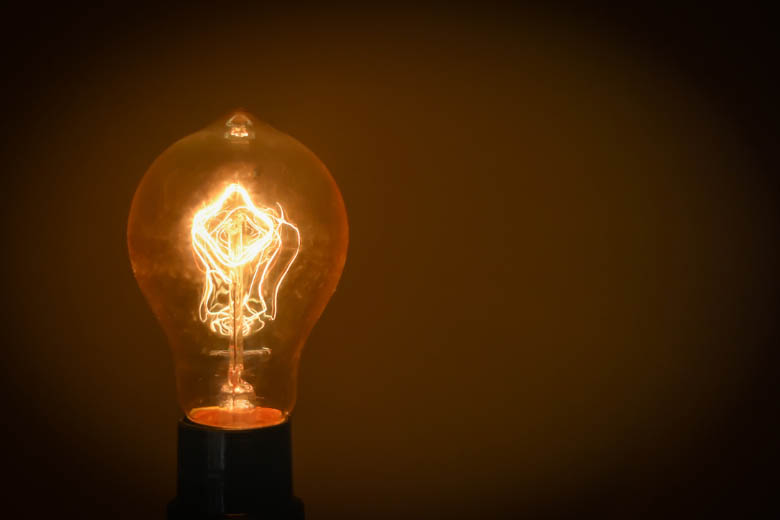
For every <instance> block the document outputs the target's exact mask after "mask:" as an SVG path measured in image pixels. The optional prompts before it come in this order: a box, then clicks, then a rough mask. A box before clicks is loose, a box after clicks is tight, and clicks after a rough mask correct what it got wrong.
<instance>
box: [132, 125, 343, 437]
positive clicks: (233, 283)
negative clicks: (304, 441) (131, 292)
mask: <svg viewBox="0 0 780 520" xmlns="http://www.w3.org/2000/svg"><path fill="white" fill-rule="evenodd" d="M347 236H348V232H347V216H346V211H345V209H344V202H343V200H342V198H341V193H340V192H339V189H338V187H337V186H336V183H335V181H334V180H333V178H332V177H331V176H330V173H328V170H327V169H326V168H325V166H324V165H323V164H322V163H321V162H320V161H319V159H317V157H316V156H315V155H314V154H313V153H311V152H310V151H309V150H308V149H307V148H306V147H304V146H303V145H302V144H300V143H299V142H298V141H296V140H295V139H293V138H291V137H289V136H287V135H285V134H283V133H281V132H279V131H277V130H275V129H274V128H272V127H271V126H269V125H267V124H265V123H262V122H260V121H258V120H257V119H256V118H254V117H253V116H251V115H250V114H247V113H246V112H242V111H239V112H234V113H231V114H230V115H228V116H227V117H225V118H222V119H219V120H218V121H216V122H215V123H214V124H212V125H211V126H208V127H206V128H205V129H203V130H201V131H199V132H197V133H195V134H192V135H190V136H188V137H185V138H184V139H182V140H180V141H178V142H176V143H175V144H173V145H172V146H171V147H170V148H168V149H167V150H166V151H165V152H163V154H162V155H160V157H158V158H157V159H156V160H155V161H154V163H153V164H152V166H151V167H150V168H149V171H147V172H146V175H144V177H143V179H142V180H141V183H140V185H139V186H138V189H137V191H136V193H135V197H134V198H133V203H132V206H131V209H130V218H129V222H128V227H127V244H128V249H129V252H130V261H131V263H132V266H133V272H134V273H135V277H136V280H138V285H139V286H140V287H141V291H142V292H143V293H144V295H145V296H146V299H147V301H148V302H149V305H150V307H151V308H152V311H153V312H154V314H155V316H156V317H157V319H158V320H159V322H160V324H161V325H162V327H163V329H164V330H165V333H166V335H167V338H168V343H169V344H170V347H171V350H172V352H173V359H174V365H175V371H176V386H177V392H178V398H179V403H180V405H181V407H182V409H183V410H184V412H185V414H186V415H187V417H188V418H189V419H190V420H192V421H193V422H196V423H200V424H205V425H209V426H216V427H219V428H229V429H244V428H257V427H262V426H270V425H274V424H278V423H281V422H283V421H285V420H286V419H287V416H288V415H289V414H290V412H291V411H292V409H293V406H294V405H295V396H296V386H297V385H296V379H297V374H298V361H299V359H300V353H301V349H302V348H303V345H304V343H305V341H306V338H307V337H308V335H309V332H311V329H312V327H313V326H314V323H315V322H316V321H317V319H318V318H319V317H320V314H321V313H322V311H323V309H324V308H325V305H326V304H327V302H328V300H329V299H330V296H331V295H332V294H333V291H334V290H335V288H336V284H337V283H338V280H339V277H340V276H341V271H342V269H343V267H344V261H345V259H346V252H347Z"/></svg>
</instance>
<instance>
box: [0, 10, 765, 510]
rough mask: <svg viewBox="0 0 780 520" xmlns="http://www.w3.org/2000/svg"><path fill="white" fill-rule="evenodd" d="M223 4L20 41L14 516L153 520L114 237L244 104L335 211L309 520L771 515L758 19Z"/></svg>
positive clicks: (151, 368)
mask: <svg viewBox="0 0 780 520" xmlns="http://www.w3.org/2000/svg"><path fill="white" fill-rule="evenodd" d="M214 9H216V8H213V9H207V8H192V7H188V8H186V9H180V10H173V9H170V10H162V9H160V8H157V9H150V10H139V9H137V8H134V9H132V10H127V11H123V10H122V9H119V8H115V9H112V10H110V11H107V10H98V11H83V12H82V11H76V10H73V11H68V12H55V13H49V14H48V15H46V16H43V15H42V14H41V13H37V12H35V13H32V12H28V13H19V14H14V15H12V16H11V15H9V16H6V17H4V20H3V26H4V27H3V33H4V36H3V39H4V41H3V45H2V47H3V60H4V62H5V63H4V64H3V67H2V69H3V70H4V73H5V75H6V79H5V80H4V83H5V86H6V91H5V92H4V93H3V97H2V100H3V104H4V106H5V112H4V114H3V117H4V123H3V139H2V143H1V144H0V146H1V147H2V158H3V161H2V168H3V175H4V177H3V182H2V210H0V211H1V213H0V217H1V218H2V222H3V236H4V237H5V239H4V243H3V245H2V251H3V265H2V267H3V278H4V295H3V298H2V299H3V307H2V318H1V319H2V347H3V353H2V374H1V375H2V382H0V390H1V391H2V396H3V414H2V416H3V419H2V420H3V430H4V437H7V438H5V439H4V442H3V444H2V445H0V449H2V451H3V457H2V464H3V468H2V471H3V473H4V474H5V475H6V476H10V478H11V480H12V482H11V486H10V487H9V486H8V485H7V484H6V485H4V486H3V494H4V495H5V494H7V496H5V497H4V498H3V506H2V508H3V509H4V511H3V513H5V512H11V513H14V512H16V513H18V514H22V512H24V517H25V518H45V517H48V516H47V515H62V516H67V515H70V514H74V513H77V514H79V515H81V516H79V518H150V519H152V518H162V511H163V508H164V505H165V503H166V501H167V500H169V499H170V498H171V497H172V496H173V494H174V485H175V424H176V421H177V419H178V418H179V416H180V411H179V409H178V408H177V405H176V397H175V389H174V382H173V368H172V361H171V357H170V355H169V352H168V348H167V345H166V343H165V339H164V337H163V334H162V331H161V329H160V328H159V327H158V325H157V324H156V322H155V320H154V317H153V316H152V314H151V312H150V311H149V310H148V308H147V306H146V303H145V302H144V300H143V298H142V295H141V293H140V291H139V290H138V288H137V286H136V284H135V281H134V279H133V276H132V273H131V270H130V266H129V262H128V259H127V253H126V246H125V226H126V222H127V214H128V210H129V204H130V201H131V198H132V196H133V193H134V190H135V187H136V186H137V184H138V182H139V181H140V179H141V177H142V175H143V174H144V172H145V171H146V169H147V167H148V166H149V165H150V164H151V162H152V161H153V160H154V159H155V157H157V155H159V154H160V153H161V152H162V151H163V150H164V149H165V148H166V147H168V146H169V145H170V144H172V143H173V142H174V141H175V140H177V139H179V138H181V137H183V136H185V135H188V134H190V133H192V132H194V131H197V130H198V129H200V128H202V127H203V126H205V125H207V124H209V123H211V122H212V121H213V120H214V119H215V118H217V117H218V116H220V115H221V114H223V113H224V112H226V111H228V110H230V109H232V108H235V107H239V106H241V107H244V108H246V109H247V110H249V111H251V112H253V113H255V114H256V115H258V116H259V117H260V118H261V119H264V120H266V121H267V122H269V123H270V124H272V125H273V126H275V127H277V128H278V129H280V130H282V131H284V132H286V133H288V134H290V135H292V136H294V137H296V138H297V139H299V140H300V141H301V142H303V143H304V144H306V145H307V146H308V147H309V148H310V149H311V150H312V151H313V152H314V153H315V154H317V155H318V156H319V157H320V158H321V159H322V161H323V162H324V163H325V164H326V165H327V166H328V167H329V169H330V170H331V172H332V174H333V176H334V177H335V179H336V181H337V182H338V183H339V185H340V187H341V190H342V193H343V196H344V199H345V202H346V205H347V211H348V214H349V219H350V227H351V230H350V231H351V236H350V250H349V255H348V260H347V265H346V268H345V271H344V275H343V278H342V281H341V284H340V286H339V289H338V291H337V292H336V294H335V296H334V297H333V299H332V301H331V303H330V305H329V307H328V308H327V309H326V311H325V314H324V315H323V317H322V319H321V321H320V323H319V324H318V325H317V327H316V328H315V330H314V332H313V334H312V336H311V337H310V339H309V341H308V344H307V347H306V350H305V351H304V355H303V358H302V365H301V371H300V379H299V396H298V405H297V408H296V412H295V417H294V452H295V486H296V492H297V494H298V495H299V496H300V497H301V498H302V499H303V500H304V501H305V503H306V506H307V512H308V517H309V518H311V519H313V520H316V519H326V518H341V519H348V518H516V517H523V518H551V517H552V518H582V517H584V516H591V515H598V516H599V517H600V518H681V517H684V516H685V517H693V518H698V517H701V516H702V515H704V514H705V513H713V512H716V511H723V510H725V509H728V510H729V511H735V512H740V514H742V513H744V511H745V510H751V511H755V510H756V509H761V510H763V509H765V508H766V507H768V502H767V499H768V498H769V496H770V494H769V493H770V492H769V485H768V483H767V482H765V481H764V480H763V479H762V478H761V471H762V469H765V466H767V467H768V465H769V462H768V458H769V453H770V452H771V451H773V450H772V448H773V446H776V441H775V440H774V437H773V436H772V432H771V431H770V426H771V424H770V420H769V418H768V415H769V412H770V411H771V410H772V408H771V407H770V402H773V401H771V399H770V397H769V394H768V391H769V389H770V388H771V387H772V385H771V381H773V379H772V375H771V374H770V371H771V370H772V367H773V363H774V360H775V359H776V355H775V354H774V346H775V342H776V338H777V335H776V329H775V327H774V324H773V320H774V316H775V315H776V312H777V305H776V294H777V280H776V276H775V271H776V269H775V265H776V260H777V251H776V241H777V227H776V224H775V218H776V211H775V201H776V193H775V190H774V186H773V184H772V181H773V179H772V177H773V175H774V173H775V170H774V162H773V159H774V157H773V156H772V155H771V153H770V152H771V150H772V147H773V146H774V145H775V142H776V136H777V134H776V133H775V130H776V123H775V121H776V120H775V119H774V115H775V114H774V112H772V110H771V107H770V106H769V103H768V101H769V100H770V99H771V98H772V95H773V92H775V90H774V89H775V87H776V85H775V84H773V83H770V82H769V79H768V77H769V73H768V72H767V71H768V68H771V66H773V65H771V60H772V59H773V58H772V56H773V49H771V48H770V47H769V42H770V29H769V22H768V17H765V15H764V14H762V13H748V12H740V13H733V12H726V11H723V12H717V11H712V10H711V9H709V10H707V11H706V12H701V11H698V10H696V9H681V8H676V9H661V8H655V9H650V8H645V9H644V10H640V11H608V10H593V11H592V12H584V11H577V10H572V9H563V8H558V9H551V8H550V9H509V8H506V7H498V6H495V5H494V6H491V7H480V8H476V7H473V6H471V7H468V6H459V7H453V6H449V7H440V8H434V7H426V8H421V7H408V8H402V7H395V8H372V9H369V8H361V9H358V8H354V7H353V8H347V7H340V8H330V9H324V8H320V9H314V8H306V9H304V8H303V7H301V6H298V7H295V8H289V9H283V8H276V9H270V8H261V7H258V8H253V9H243V8H235V7H234V8H232V9H233V10H229V11H228V10H225V11H216V10H214ZM772 39H773V38H772ZM0 514H1V513H0ZM9 518H11V516H9Z"/></svg>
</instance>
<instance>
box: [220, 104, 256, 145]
mask: <svg viewBox="0 0 780 520" xmlns="http://www.w3.org/2000/svg"><path fill="white" fill-rule="evenodd" d="M254 127H255V123H254V121H253V118H252V116H251V115H250V114H249V113H248V112H245V111H244V110H241V109H238V110H234V111H233V112H231V113H230V115H228V117H227V119H226V121H225V124H224V132H225V133H224V137H225V139H227V140H228V141H231V142H236V143H246V142H249V141H251V140H252V139H254V138H255V128H254Z"/></svg>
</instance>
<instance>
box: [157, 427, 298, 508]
mask: <svg viewBox="0 0 780 520" xmlns="http://www.w3.org/2000/svg"><path fill="white" fill-rule="evenodd" d="M228 518H230V519H244V520H303V518H304V511H303V503H302V502H301V501H300V500H299V499H298V498H296V497H295V496H294V495H293V488H292V440H291V436H290V422H289V421H285V422H284V423H282V424H277V425H275V426H267V427H265V428H254V429H251V430H222V429H219V428H213V427H210V426H203V425H200V424H195V423H193V422H191V421H190V420H188V419H182V420H181V421H179V450H178V482H177V496H176V498H175V499H174V500H173V501H172V502H171V503H170V504H169V505H168V520H220V519H228Z"/></svg>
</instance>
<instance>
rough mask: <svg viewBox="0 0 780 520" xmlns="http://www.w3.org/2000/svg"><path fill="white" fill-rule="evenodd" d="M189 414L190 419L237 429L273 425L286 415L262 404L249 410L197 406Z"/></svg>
mask: <svg viewBox="0 0 780 520" xmlns="http://www.w3.org/2000/svg"><path fill="white" fill-rule="evenodd" d="M188 415H189V418H190V420H192V421H194V422H196V423H198V424H205V425H207V426H216V427H217V428H226V429H236V430H243V429H246V428H262V427H264V426H273V425H274V424H279V423H281V422H284V420H285V416H284V415H283V414H282V412H280V411H279V410H277V409H276V408H264V407H262V406H255V407H254V408H251V409H249V410H226V409H225V408H221V407H219V406H207V407H204V408H195V409H194V410H191V411H190V413H189V414H188Z"/></svg>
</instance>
